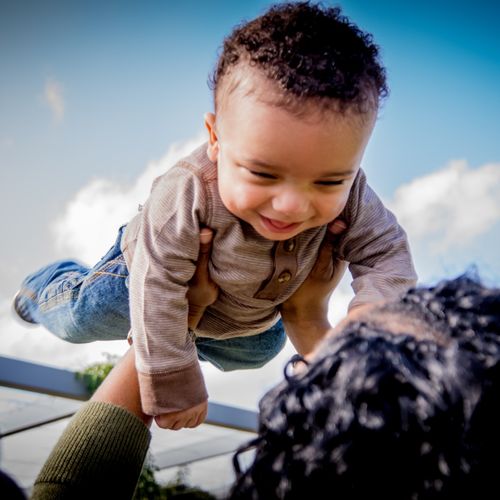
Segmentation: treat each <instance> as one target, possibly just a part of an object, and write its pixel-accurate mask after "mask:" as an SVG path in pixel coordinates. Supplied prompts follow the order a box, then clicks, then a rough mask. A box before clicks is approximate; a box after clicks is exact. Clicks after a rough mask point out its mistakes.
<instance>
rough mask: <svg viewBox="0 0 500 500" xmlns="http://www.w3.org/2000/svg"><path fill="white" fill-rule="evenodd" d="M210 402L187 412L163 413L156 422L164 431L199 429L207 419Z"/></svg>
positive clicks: (157, 417) (188, 409) (205, 402)
mask: <svg viewBox="0 0 500 500" xmlns="http://www.w3.org/2000/svg"><path fill="white" fill-rule="evenodd" d="M207 411H208V402H207V401H204V402H203V403H200V404H198V405H196V406H193V407H191V408H187V409H186V410H181V411H174V412H172V413H163V414H162V415H157V416H156V417H155V422H156V423H157V425H158V426H159V427H161V428H162V429H171V430H173V431H178V430H179V429H182V428H184V427H189V428H193V427H197V426H198V425H200V424H202V423H203V422H204V421H205V419H206V418H207Z"/></svg>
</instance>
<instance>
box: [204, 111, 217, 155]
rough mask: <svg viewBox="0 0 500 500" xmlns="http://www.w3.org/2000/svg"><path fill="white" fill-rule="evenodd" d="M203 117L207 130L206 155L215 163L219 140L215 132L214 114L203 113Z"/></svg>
mask: <svg viewBox="0 0 500 500" xmlns="http://www.w3.org/2000/svg"><path fill="white" fill-rule="evenodd" d="M203 118H204V120H205V127H206V129H207V131H208V146H207V155H208V157H209V159H210V161H213V162H214V163H215V162H216V161H217V157H218V155H219V140H218V138H217V133H216V132H215V115H214V114H213V113H205V116H204V117H203Z"/></svg>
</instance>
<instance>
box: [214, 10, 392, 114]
mask: <svg viewBox="0 0 500 500" xmlns="http://www.w3.org/2000/svg"><path fill="white" fill-rule="evenodd" d="M241 63H244V64H248V65H249V66H250V67H254V68H256V69H258V70H259V71H260V72H262V74H263V75H264V76H265V77H267V78H268V79H269V80H271V81H272V82H275V83H276V84H277V89H278V90H279V92H278V94H279V96H278V99H279V101H278V102H276V101H274V104H277V105H280V106H284V107H285V108H287V109H289V110H290V111H292V112H294V111H298V110H299V109H300V107H301V105H302V104H303V103H304V101H305V100H311V99H314V100H321V103H322V105H324V106H326V107H327V108H334V109H335V110H337V111H340V112H342V113H343V112H345V111H346V110H348V109H349V110H353V111H355V112H357V113H365V112H367V111H370V110H373V109H376V108H377V106H378V103H379V101H380V99H381V98H383V97H385V96H386V95H387V93H388V90H387V85H386V76H385V69H384V67H383V66H382V65H381V63H380V61H379V51H378V47H377V46H376V45H375V44H374V43H373V41H372V37H371V35H369V34H367V33H364V32H363V31H361V30H360V29H359V28H358V27H357V26H356V25H354V24H353V23H351V22H350V21H349V19H347V17H345V16H343V15H342V14H341V10H340V8H338V7H335V8H329V7H328V8H326V7H322V6H321V5H314V4H310V3H309V2H298V3H283V4H278V5H275V6H272V7H271V8H270V9H269V10H268V11H267V12H266V13H265V14H263V15H262V16H260V17H257V18H256V19H254V20H252V21H249V22H246V23H243V24H241V25H239V26H237V27H236V28H235V29H234V31H233V32H232V33H231V34H230V35H229V36H228V37H227V38H226V39H225V40H224V45H223V51H222V54H221V55H220V57H219V60H218V62H217V65H216V68H215V70H214V72H213V74H212V76H211V79H210V81H209V85H210V87H211V88H212V90H213V91H214V101H215V103H216V107H217V104H218V101H217V98H218V93H219V92H218V91H219V89H220V87H221V82H223V81H224V82H225V80H226V79H227V77H228V75H231V74H233V72H234V69H235V68H236V67H237V66H238V65H239V64H241ZM237 83H238V82H237V81H236V82H232V85H231V90H232V89H233V88H234V87H236V86H237Z"/></svg>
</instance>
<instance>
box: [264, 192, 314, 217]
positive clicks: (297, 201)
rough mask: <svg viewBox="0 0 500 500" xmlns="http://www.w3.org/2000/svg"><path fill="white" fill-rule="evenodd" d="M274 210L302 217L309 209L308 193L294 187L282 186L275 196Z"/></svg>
mask: <svg viewBox="0 0 500 500" xmlns="http://www.w3.org/2000/svg"><path fill="white" fill-rule="evenodd" d="M272 205H273V210H274V211H275V212H277V213H280V214H283V215H286V216H288V217H301V216H303V215H305V214H307V213H308V211H309V205H310V203H309V199H308V197H307V195H306V193H303V192H301V191H300V190H297V189H293V188H288V189H287V188H282V189H280V192H279V194H277V195H276V196H275V197H274V198H273V203H272Z"/></svg>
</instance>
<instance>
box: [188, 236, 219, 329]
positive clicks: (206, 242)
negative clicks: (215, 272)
mask: <svg viewBox="0 0 500 500" xmlns="http://www.w3.org/2000/svg"><path fill="white" fill-rule="evenodd" d="M212 239H213V232H212V230H211V229H209V228H207V227H204V228H203V229H202V230H201V232H200V253H199V255H198V262H197V263H196V271H195V273H194V275H193V277H192V278H191V280H190V281H189V284H188V285H189V289H188V292H187V294H186V298H187V299H188V302H189V313H188V326H189V328H196V326H197V325H198V323H199V322H200V320H201V318H202V316H203V313H204V312H205V309H206V308H207V307H208V306H209V305H211V304H213V303H214V302H215V301H216V300H217V296H218V294H219V288H218V287H217V285H216V284H215V283H214V282H213V281H212V279H211V278H210V274H209V272H208V263H209V261H210V253H211V250H212Z"/></svg>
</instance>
